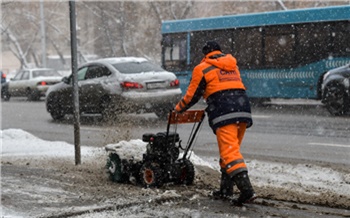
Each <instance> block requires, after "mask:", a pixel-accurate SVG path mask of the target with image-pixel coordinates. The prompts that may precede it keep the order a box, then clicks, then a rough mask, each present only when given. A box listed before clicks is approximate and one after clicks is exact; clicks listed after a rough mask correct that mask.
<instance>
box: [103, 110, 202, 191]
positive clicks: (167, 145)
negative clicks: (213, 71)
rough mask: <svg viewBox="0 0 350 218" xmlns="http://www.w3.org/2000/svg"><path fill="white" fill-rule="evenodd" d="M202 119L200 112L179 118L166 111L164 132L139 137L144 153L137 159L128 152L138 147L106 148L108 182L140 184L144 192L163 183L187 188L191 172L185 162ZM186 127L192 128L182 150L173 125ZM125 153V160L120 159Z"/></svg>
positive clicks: (187, 112)
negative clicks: (171, 128) (166, 121)
mask: <svg viewBox="0 0 350 218" xmlns="http://www.w3.org/2000/svg"><path fill="white" fill-rule="evenodd" d="M204 117H205V113H204V110H189V111H186V112H184V113H182V114H178V113H176V112H174V111H170V113H169V116H168V124H167V130H166V132H158V133H156V134H153V133H145V134H143V136H142V141H143V142H142V144H143V145H144V149H143V151H144V153H141V154H140V155H139V157H136V156H137V155H135V153H134V154H132V153H133V152H132V151H134V150H135V149H136V150H138V151H139V150H140V149H139V148H136V147H137V146H138V147H140V144H138V145H131V146H130V145H129V148H126V147H125V146H106V151H107V152H108V153H109V155H108V159H107V164H106V169H107V172H108V174H109V178H110V179H111V180H112V181H114V182H119V183H132V184H135V185H136V184H140V185H142V186H144V187H147V188H148V187H161V186H162V185H163V184H165V183H174V184H185V185H191V184H192V183H193V181H194V177H195V170H194V165H193V164H192V162H191V161H190V160H189V158H190V156H191V151H192V144H193V142H194V140H195V138H196V135H197V133H198V130H199V128H200V127H201V125H202V122H203V119H204ZM186 123H194V124H193V127H192V131H191V133H190V136H189V139H188V142H187V144H186V146H184V147H182V145H181V140H180V137H179V134H178V133H177V132H176V130H177V124H186ZM172 124H175V125H174V126H173V127H174V129H175V130H174V131H170V126H171V125H172ZM141 150H142V149H141ZM180 150H182V151H183V152H181V151H180ZM125 153H128V155H129V157H123V155H124V154H125ZM136 153H137V152H136ZM139 153H140V152H139ZM180 153H181V154H180ZM124 156H125V155H124Z"/></svg>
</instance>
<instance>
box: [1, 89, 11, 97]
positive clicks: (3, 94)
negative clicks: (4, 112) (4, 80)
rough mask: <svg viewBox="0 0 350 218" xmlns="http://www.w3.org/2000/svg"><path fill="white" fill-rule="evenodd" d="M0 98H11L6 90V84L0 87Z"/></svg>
mask: <svg viewBox="0 0 350 218" xmlns="http://www.w3.org/2000/svg"><path fill="white" fill-rule="evenodd" d="M1 98H2V99H3V100H4V101H9V100H10V98H11V95H10V93H9V92H8V89H7V87H6V86H4V87H2V88H1Z"/></svg>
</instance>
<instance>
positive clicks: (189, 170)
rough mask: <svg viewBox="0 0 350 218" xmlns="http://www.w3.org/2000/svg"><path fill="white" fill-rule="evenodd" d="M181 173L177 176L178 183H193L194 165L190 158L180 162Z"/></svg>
mask: <svg viewBox="0 0 350 218" xmlns="http://www.w3.org/2000/svg"><path fill="white" fill-rule="evenodd" d="M179 170H180V174H179V178H177V183H178V184H185V185H192V184H193V180H194V166H193V164H192V162H191V161H190V160H188V159H184V160H183V162H182V163H180V169H179Z"/></svg>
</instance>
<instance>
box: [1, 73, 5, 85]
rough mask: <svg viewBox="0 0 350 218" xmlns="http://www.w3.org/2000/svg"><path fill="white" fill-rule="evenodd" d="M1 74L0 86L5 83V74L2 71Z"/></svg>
mask: <svg viewBox="0 0 350 218" xmlns="http://www.w3.org/2000/svg"><path fill="white" fill-rule="evenodd" d="M0 72H1V84H3V83H5V82H6V74H5V73H4V72H2V71H0Z"/></svg>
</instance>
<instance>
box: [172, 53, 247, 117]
mask: <svg viewBox="0 0 350 218" xmlns="http://www.w3.org/2000/svg"><path fill="white" fill-rule="evenodd" d="M228 89H241V90H245V87H244V84H243V83H242V80H241V75H240V72H239V69H238V66H237V61H236V58H234V57H233V56H232V55H230V54H222V53H221V52H220V51H213V52H210V53H208V54H207V55H206V56H205V57H204V58H203V59H202V61H201V63H200V64H198V65H197V66H196V67H195V68H194V70H193V72H192V79H191V82H190V84H189V86H188V88H187V91H186V94H185V95H184V97H183V98H182V100H181V101H180V102H179V103H178V104H177V105H176V107H175V110H176V111H177V112H183V111H186V110H187V109H188V108H190V107H191V106H193V105H194V104H195V103H197V102H198V100H199V99H200V98H201V97H202V96H203V98H204V99H207V98H208V97H209V96H210V95H212V94H213V93H216V92H219V91H222V90H228Z"/></svg>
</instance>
